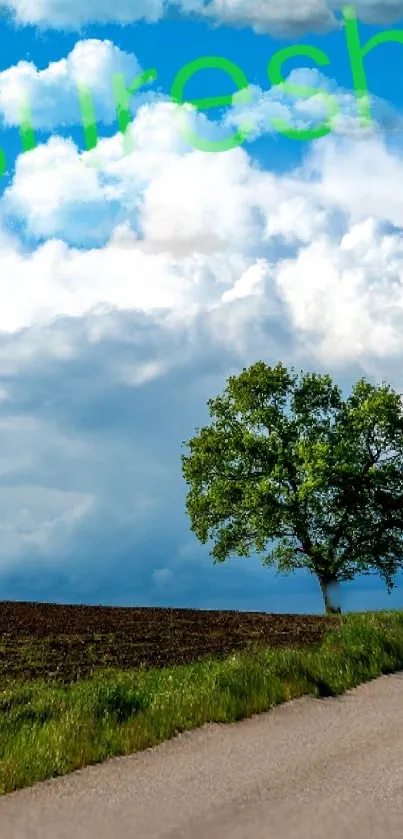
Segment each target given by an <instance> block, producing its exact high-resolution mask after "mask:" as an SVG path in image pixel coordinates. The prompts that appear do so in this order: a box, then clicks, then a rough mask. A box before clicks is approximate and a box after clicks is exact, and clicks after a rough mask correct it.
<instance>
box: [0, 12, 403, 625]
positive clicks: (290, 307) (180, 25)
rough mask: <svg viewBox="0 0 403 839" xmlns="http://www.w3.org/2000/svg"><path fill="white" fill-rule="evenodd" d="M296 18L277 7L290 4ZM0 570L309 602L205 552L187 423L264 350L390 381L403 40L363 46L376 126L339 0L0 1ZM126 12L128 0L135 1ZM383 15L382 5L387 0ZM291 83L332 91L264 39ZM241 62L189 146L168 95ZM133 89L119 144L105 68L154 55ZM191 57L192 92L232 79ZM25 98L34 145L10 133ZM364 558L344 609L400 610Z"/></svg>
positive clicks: (89, 587)
mask: <svg viewBox="0 0 403 839" xmlns="http://www.w3.org/2000/svg"><path fill="white" fill-rule="evenodd" d="M296 8H297V10H298V20H296V19H295V9H296ZM0 9H1V11H2V12H3V14H2V16H1V19H0V36H1V43H2V52H1V59H0V61H1V65H0V118H1V120H2V141H1V147H2V148H3V150H4V153H5V155H6V160H7V172H6V174H4V175H3V177H2V184H1V194H0V291H1V299H2V307H1V310H0V427H1V428H0V430H1V433H0V557H1V559H0V592H1V597H2V598H5V599H17V600H47V601H57V602H65V603H67V602H75V603H80V602H86V603H105V604H115V605H133V606H136V605H139V606H141V605H146V606H147V605H150V606H151V605H157V606H177V607H178V606H191V607H198V608H213V609H219V608H222V609H242V610H257V611H260V610H264V611H278V612H321V611H322V609H323V605H322V599H321V595H320V591H319V588H318V584H317V582H316V580H315V578H313V577H311V576H309V575H308V574H305V573H304V572H298V573H296V574H294V575H291V576H288V577H285V576H278V577H276V576H274V573H273V572H272V571H270V570H268V569H266V568H264V567H263V566H262V565H261V563H260V561H259V558H258V557H256V556H254V557H251V558H245V559H241V558H236V559H229V560H227V562H226V563H224V564H223V565H213V562H212V559H211V557H210V556H209V546H207V545H206V546H202V545H200V544H199V543H198V541H197V539H196V537H195V536H194V535H193V534H192V532H191V531H190V527H189V522H188V519H187V516H186V512H185V498H186V485H185V484H184V482H183V480H182V476H181V461H180V455H181V454H182V452H183V451H184V450H183V448H182V446H181V444H182V442H183V441H184V440H188V439H189V438H190V437H192V436H193V435H194V433H195V429H196V428H197V427H201V426H202V425H203V424H207V423H208V422H209V414H208V410H207V400H208V399H209V398H210V397H214V396H216V395H218V394H219V393H221V392H222V390H223V389H224V387H225V384H226V381H227V379H228V376H229V375H233V374H236V373H239V372H240V371H241V370H242V368H243V367H246V366H249V365H250V364H252V363H253V362H254V361H256V360H259V359H263V360H264V361H266V362H267V363H269V364H276V363H277V361H279V360H280V359H281V360H282V361H283V363H285V364H286V365H287V366H294V367H295V368H296V369H297V370H300V369H303V370H307V371H308V370H315V371H317V372H329V373H330V374H331V375H332V377H333V378H334V380H335V381H336V382H337V383H338V384H339V385H340V387H341V388H342V390H343V393H344V394H345V395H347V394H348V392H349V391H350V389H351V386H352V385H353V383H354V382H355V381H356V379H357V378H359V377H361V376H365V377H367V378H368V379H369V380H370V381H372V382H374V383H380V382H381V381H382V380H383V379H384V380H387V381H388V382H390V383H391V384H392V385H393V387H395V388H396V389H397V390H399V391H402V390H403V388H402V373H401V357H402V351H403V337H402V335H403V331H402V326H403V238H402V230H403V208H402V205H401V199H400V190H399V188H398V184H399V179H402V177H403V143H402V125H403V123H402V109H403V91H402V87H401V84H400V77H401V72H400V68H401V63H400V62H401V61H402V60H403V53H402V49H403V47H402V45H400V44H397V43H394V44H393V43H391V44H387V45H383V46H380V47H378V48H377V49H374V51H373V52H372V53H371V54H370V55H369V56H368V57H367V58H366V60H365V68H366V72H367V79H368V87H369V90H370V92H371V104H372V109H373V116H374V119H373V124H372V127H371V128H369V129H363V128H362V127H360V125H359V123H358V119H357V103H356V96H355V93H354V90H353V85H352V75H351V66H350V63H349V57H348V52H347V49H346V41H345V34H344V31H343V28H342V26H341V25H340V22H341V13H340V7H338V6H337V3H329V4H327V2H326V0H313V2H312V0H311V2H308V0H307V2H306V3H305V2H301V3H299V4H298V7H296V6H295V3H294V2H291V0H290V2H285V3H284V4H281V7H280V6H279V4H277V3H274V2H273V3H272V2H271V0H267V3H266V4H265V5H264V6H263V4H261V3H259V2H258V0H256V2H253V0H220V1H219V0H210V2H204V0H179V2H178V3H177V4H176V5H175V6H174V5H172V4H169V2H166V0H139V2H137V3H136V4H134V3H133V2H132V0H115V3H114V4H110V3H106V0H91V2H87V3H85V4H83V3H82V2H78V0H69V3H65V2H62V0H40V2H39V0H8V2H5V3H3V4H2V5H1V4H0ZM133 9H134V10H133ZM356 9H357V13H358V16H359V31H360V36H361V42H362V44H365V43H366V42H367V41H368V39H369V38H370V37H372V36H373V35H374V34H376V33H378V32H381V31H384V30H385V29H387V28H393V29H395V30H396V29H403V2H401V0H396V2H395V3H390V2H389V3H386V2H384V0H360V2H359V3H357V5H356ZM387 15H388V16H387ZM296 44H307V45H311V46H316V47H319V48H320V49H322V50H324V51H325V52H326V53H327V55H328V56H329V59H330V64H329V65H328V66H326V67H323V68H317V67H315V64H314V62H313V61H312V60H310V59H308V58H303V57H300V58H297V57H296V58H293V59H291V60H290V61H289V62H288V64H287V65H285V67H284V74H285V77H286V78H287V79H288V80H289V81H291V82H292V83H294V84H305V85H310V86H311V87H313V88H314V89H316V90H318V89H319V90H320V89H322V90H323V91H327V92H330V93H331V94H332V95H333V96H335V97H336V99H337V102H338V104H339V107H340V115H339V117H338V118H337V119H336V120H335V121H334V122H332V126H331V127H332V131H331V133H330V134H328V135H327V136H325V137H323V138H321V139H317V140H312V141H309V142H306V141H298V140H295V139H287V138H286V137H284V136H282V135H281V134H279V133H278V132H276V131H274V130H273V128H272V126H271V119H272V118H273V117H275V116H279V115H281V116H282V117H283V118H284V119H286V120H287V121H288V122H289V124H290V125H292V126H294V127H298V128H301V127H302V128H306V127H313V126H315V125H317V124H319V123H320V122H322V120H323V118H324V116H325V113H324V112H323V110H321V106H320V101H319V102H318V97H317V96H315V95H312V97H310V98H305V99H302V98H300V99H299V100H298V99H297V98H296V97H293V96H291V95H290V94H287V92H286V91H284V90H283V89H281V87H273V86H272V85H271V84H270V83H269V80H268V78H267V64H268V61H269V59H270V58H271V56H272V55H273V54H274V53H275V52H276V51H277V50H279V49H281V48H283V47H288V46H290V45H296ZM205 55H207V56H209V55H216V56H223V57H225V58H227V59H230V60H231V61H233V62H235V63H236V64H237V65H238V66H239V67H240V68H241V69H242V70H243V71H244V73H245V74H246V76H247V79H248V81H249V84H250V93H251V102H250V104H242V103H239V102H237V101H236V96H235V97H234V100H233V103H232V105H229V106H228V107H226V108H222V109H214V110H209V111H206V112H205V113H204V114H203V113H199V114H198V113H197V112H196V111H195V110H194V109H189V108H188V109H186V111H187V114H188V119H189V120H190V121H191V123H192V125H193V128H194V129H195V130H197V132H198V134H199V136H200V137H203V138H205V139H219V138H223V137H228V136H230V135H231V134H232V133H233V132H234V130H235V128H236V127H237V126H239V125H240V124H242V122H243V121H244V120H245V119H246V118H248V119H250V118H251V119H252V120H253V122H254V124H255V129H254V131H253V134H252V135H251V137H250V139H249V140H248V141H247V142H245V143H244V145H243V146H242V147H240V148H237V149H233V150H231V151H228V152H216V153H207V152H203V151H200V150H197V149H194V148H192V147H191V146H190V145H189V144H188V143H187V141H186V138H185V137H184V135H183V133H182V132H181V130H180V125H179V123H178V119H177V116H178V110H179V109H176V108H175V106H174V105H173V103H172V102H171V101H170V90H171V86H172V82H173V80H174V78H175V75H176V74H177V72H178V71H179V70H180V68H181V67H182V66H184V65H185V64H186V63H187V62H189V61H193V60H194V59H195V58H199V57H201V56H205ZM154 66H155V67H156V68H157V70H158V79H157V81H156V82H153V83H152V84H150V85H149V86H148V87H147V88H144V89H142V90H141V91H140V92H139V95H138V96H136V97H133V99H132V101H131V116H132V122H131V126H130V136H131V137H132V140H133V142H134V150H133V151H132V152H131V153H130V154H127V155H125V154H124V150H123V145H122V137H121V135H120V134H119V131H118V125H117V118H116V106H115V101H114V98H113V90H112V83H111V79H112V76H113V74H114V73H123V75H124V77H125V80H126V82H127V83H128V84H129V83H130V82H131V80H132V79H133V78H134V77H135V76H136V75H138V74H139V73H140V72H141V71H142V70H147V69H149V68H150V67H154ZM77 84H87V85H88V86H89V87H90V89H91V92H92V96H93V101H94V108H95V113H96V117H97V125H98V136H99V144H98V146H97V148H96V149H95V150H93V151H86V148H85V143H84V134H83V128H82V125H81V123H80V111H79V105H78V97H77ZM234 92H235V86H234V84H233V82H232V81H231V79H230V78H229V77H227V76H226V75H225V74H224V73H223V72H222V71H215V70H211V71H210V70H208V71H207V70H206V71H203V72H201V73H199V74H198V76H195V77H194V78H193V79H192V80H191V81H190V82H189V84H188V87H187V88H186V95H187V97H188V98H198V97H207V96H214V95H218V94H220V95H224V94H231V95H232V94H233V93H234ZM22 95H24V96H27V97H28V100H29V102H30V106H31V111H32V120H33V126H34V128H35V132H36V140H37V146H36V148H35V149H34V150H32V151H31V152H29V153H26V154H22V153H21V138H20V134H19V127H18V126H19V104H18V103H19V101H20V97H21V96H22ZM396 582H397V584H398V587H397V589H395V591H394V592H393V593H392V595H391V596H388V595H387V592H386V589H385V587H384V585H383V583H382V581H381V580H380V579H378V578H377V577H363V578H357V579H356V580H355V581H354V582H353V583H349V584H346V585H344V586H343V607H344V608H345V609H369V608H387V607H394V608H398V607H403V594H402V591H403V588H402V584H403V575H399V576H398V578H397V580H396Z"/></svg>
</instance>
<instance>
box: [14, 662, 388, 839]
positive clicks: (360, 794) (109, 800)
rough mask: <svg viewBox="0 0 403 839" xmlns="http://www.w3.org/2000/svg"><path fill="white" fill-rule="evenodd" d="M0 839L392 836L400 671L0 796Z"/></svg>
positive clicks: (358, 838)
mask: <svg viewBox="0 0 403 839" xmlns="http://www.w3.org/2000/svg"><path fill="white" fill-rule="evenodd" d="M0 836H1V837H2V839H3V837H4V839H93V838H94V837H96V839H160V837H161V839H162V837H164V839H207V837H209V838H210V839H211V837H212V839H353V838H354V839H392V838H393V839H402V837H403V673H399V674H394V675H391V676H382V677H381V678H379V679H376V680H374V681H372V682H367V683H366V684H364V685H360V686H359V687H358V688H356V689H355V690H352V691H349V692H347V693H346V694H344V695H343V696H341V697H336V698H329V699H314V698H313V697H303V698H301V699H296V700H293V701H292V702H289V703H286V704H284V705H280V706H278V707H276V708H273V709H272V710H271V711H268V712H266V713H264V714H261V715H258V716H254V717H252V718H250V719H247V720H242V721H241V722H237V723H231V724H228V725H223V724H215V723H209V724H208V725H205V726H203V727H202V728H199V729H196V730H194V731H190V732H185V733H183V734H181V735H179V736H178V737H176V738H174V739H173V740H170V741H167V742H165V743H162V744H161V745H159V746H157V747H156V748H153V749H148V750H147V751H144V752H140V753H138V754H135V755H128V756H125V757H118V758H112V759H110V760H108V761H106V762H105V763H103V764H98V765H95V766H90V767H86V768H85V769H82V770H79V771H77V772H73V773H72V774H71V775H68V776H65V777H62V778H54V779H52V780H50V781H45V782H43V783H40V784H36V785H34V786H33V787H30V788H29V789H25V790H17V791H16V792H13V793H10V794H8V795H5V796H2V797H1V798H0Z"/></svg>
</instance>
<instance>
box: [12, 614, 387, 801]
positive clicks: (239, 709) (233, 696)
mask: <svg viewBox="0 0 403 839" xmlns="http://www.w3.org/2000/svg"><path fill="white" fill-rule="evenodd" d="M398 670H403V611H390V612H367V613H350V614H348V615H344V616H342V619H341V624H340V628H336V629H332V630H331V631H329V632H328V633H327V634H326V636H325V638H324V640H323V641H322V643H321V644H320V645H316V646H315V647H313V648H312V649H297V648H293V649H272V648H269V647H267V646H264V645H262V644H261V643H260V644H259V645H258V644H256V645H255V647H254V648H253V649H251V650H249V651H241V652H236V653H234V654H231V655H230V656H228V657H227V658H226V659H224V660H216V659H214V658H206V659H205V660H202V661H197V662H195V663H193V664H186V665H182V666H174V667H164V668H161V669H144V668H142V667H140V668H136V669H133V670H124V671H123V670H119V669H116V668H114V669H111V668H108V669H104V670H102V671H98V672H97V673H95V674H94V675H93V676H92V677H91V678H86V679H82V680H79V681H76V682H74V683H71V684H59V683H57V682H55V683H51V682H46V681H45V680H44V679H38V680H33V681H28V682H25V683H21V682H19V681H16V680H15V681H12V682H10V683H9V684H8V685H7V686H6V687H5V688H4V689H3V690H2V691H0V794H5V793H9V792H12V791H14V790H16V789H20V788H23V787H27V786H31V785H33V784H34V783H36V782H39V781H43V780H46V779H48V778H51V777H56V776H58V775H65V774H67V773H69V772H72V771H74V770H75V769H80V768H82V767H83V766H86V765H88V764H93V763H99V762H101V761H104V760H106V759H107V758H109V757H113V756H116V755H123V754H130V753H133V752H137V751H140V750H142V749H145V748H148V747H150V746H155V745H157V744H158V743H161V742H162V741H163V740H166V739H169V738H171V737H173V736H174V735H175V734H176V733H178V732H180V731H185V730H190V729H192V728H196V727H198V726H201V725H203V724H204V723H207V722H222V723H225V722H234V721H236V720H240V719H242V718H245V717H248V716H251V715H252V714H258V713H261V712H263V711H267V710H269V709H270V708H272V707H273V706H274V705H277V704H279V703H282V702H286V701H287V700H290V699H294V698H297V697H300V696H303V695H307V694H308V695H309V694H311V695H313V696H316V697H324V696H336V695H339V694H341V693H343V692H344V691H345V690H348V689H350V688H353V687H356V686H357V685H359V684H360V683H362V682H366V681H369V680H371V679H374V678H376V677H377V676H380V675H382V674H383V673H392V672H395V671H398Z"/></svg>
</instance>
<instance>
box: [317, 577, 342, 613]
mask: <svg viewBox="0 0 403 839" xmlns="http://www.w3.org/2000/svg"><path fill="white" fill-rule="evenodd" d="M319 585H320V588H321V591H322V594H323V599H324V601H325V609H326V614H327V615H340V614H341V607H340V606H339V605H338V600H339V597H338V589H339V583H338V581H337V579H333V580H329V579H325V578H324V577H319Z"/></svg>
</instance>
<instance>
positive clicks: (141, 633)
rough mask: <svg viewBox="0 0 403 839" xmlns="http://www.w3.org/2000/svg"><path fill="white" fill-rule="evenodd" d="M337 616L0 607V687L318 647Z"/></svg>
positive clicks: (22, 605)
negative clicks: (254, 649) (254, 647)
mask: <svg viewBox="0 0 403 839" xmlns="http://www.w3.org/2000/svg"><path fill="white" fill-rule="evenodd" d="M339 621H340V618H339V617H338V616H335V617H331V618H327V617H321V616H320V615H284V614H266V613H265V612H235V611H205V610H201V609H174V608H172V609H171V608H154V607H150V608H149V607H143V608H134V607H114V606H77V605H59V604H54V603H23V602H13V601H0V685H1V684H4V683H5V682H8V680H9V679H10V678H12V679H14V678H18V679H23V680H31V679H34V678H46V679H52V680H57V681H61V682H64V683H66V682H70V681H76V680H77V679H79V678H84V677H86V676H89V675H90V674H91V673H92V672H94V671H95V670H99V669H101V668H103V667H118V668H120V669H129V668H130V669H131V668H137V667H139V666H140V665H142V666H143V667H146V668H149V667H164V666H165V667H169V666H173V665H177V664H189V663H190V662H192V661H196V660H199V659H201V658H203V657H205V656H214V657H216V658H221V657H223V656H226V655H229V654H230V653H231V652H233V651H235V650H240V649H245V648H248V647H249V646H250V645H251V644H254V643H256V642H262V643H264V644H267V645H269V646H271V647H283V648H284V647H306V646H312V645H316V644H319V643H320V642H321V640H322V638H323V636H324V633H325V632H326V631H327V630H328V629H330V628H331V627H332V626H334V625H335V624H336V625H337V624H338V622H339Z"/></svg>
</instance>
